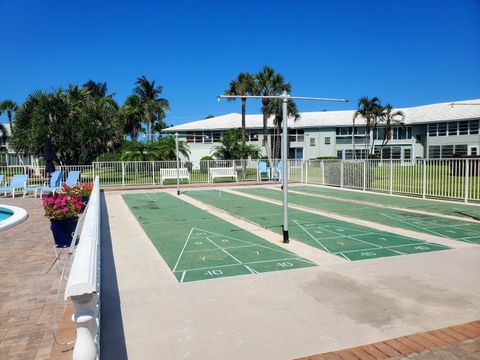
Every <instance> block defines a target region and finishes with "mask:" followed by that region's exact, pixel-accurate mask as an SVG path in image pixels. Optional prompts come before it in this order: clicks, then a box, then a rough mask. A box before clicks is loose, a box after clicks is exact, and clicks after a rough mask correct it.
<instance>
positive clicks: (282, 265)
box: [277, 261, 293, 268]
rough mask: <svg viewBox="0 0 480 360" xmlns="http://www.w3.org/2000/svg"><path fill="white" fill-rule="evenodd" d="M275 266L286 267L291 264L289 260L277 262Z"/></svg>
mask: <svg viewBox="0 0 480 360" xmlns="http://www.w3.org/2000/svg"><path fill="white" fill-rule="evenodd" d="M277 266H279V267H282V268H288V267H292V266H293V264H292V263H291V262H288V261H284V262H279V263H277Z"/></svg>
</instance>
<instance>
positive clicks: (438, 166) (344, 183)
mask: <svg viewBox="0 0 480 360" xmlns="http://www.w3.org/2000/svg"><path fill="white" fill-rule="evenodd" d="M305 167H306V172H307V173H308V176H307V177H306V178H305V182H307V183H311V184H319V185H329V186H338V187H342V188H351V189H359V190H369V191H379V192H386V193H389V194H406V195H415V196H422V197H423V198H425V197H438V198H450V199H461V200H464V201H465V202H468V201H470V200H474V201H478V200H480V159H477V158H475V159H474V158H470V159H442V160H433V159H432V160H416V161H414V162H404V161H402V160H309V161H307V162H306V165H305Z"/></svg>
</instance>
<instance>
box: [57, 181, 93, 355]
mask: <svg viewBox="0 0 480 360" xmlns="http://www.w3.org/2000/svg"><path fill="white" fill-rule="evenodd" d="M86 211H87V212H86V214H85V219H84V223H83V228H82V232H81V235H80V241H79V244H78V246H77V250H76V252H75V257H74V258H73V263H72V269H71V271H70V275H69V277H68V282H67V287H66V290H65V300H67V299H68V298H70V299H71V300H72V303H73V306H74V309H75V313H74V315H73V321H74V322H75V325H76V327H77V338H76V342H75V348H74V350H73V359H74V360H94V359H98V357H99V350H100V341H99V338H100V337H99V335H100V334H99V321H100V309H99V307H100V301H99V300H100V296H99V295H100V231H101V230H100V217H101V199H100V179H99V177H98V176H96V177H95V181H94V186H93V190H92V194H91V196H90V200H89V203H88V208H87V210H86Z"/></svg>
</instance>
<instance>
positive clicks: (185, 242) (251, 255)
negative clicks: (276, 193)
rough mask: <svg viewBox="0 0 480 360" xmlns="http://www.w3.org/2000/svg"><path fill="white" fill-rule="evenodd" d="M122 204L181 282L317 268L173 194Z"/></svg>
mask: <svg viewBox="0 0 480 360" xmlns="http://www.w3.org/2000/svg"><path fill="white" fill-rule="evenodd" d="M123 199H124V201H125V202H126V203H127V205H128V206H129V207H130V209H131V211H132V212H133V214H134V215H135V217H136V219H137V221H138V222H139V223H140V225H141V226H142V227H143V229H144V231H145V233H146V234H147V235H148V237H149V238H150V240H151V241H152V243H153V245H154V246H155V247H156V248H157V250H158V252H159V253H160V255H161V256H162V257H163V259H164V260H165V262H166V263H167V264H168V266H169V267H170V269H171V270H172V272H173V273H174V275H175V277H176V278H177V280H178V281H179V282H188V281H195V280H204V279H212V278H219V277H225V276H235V275H246V274H256V273H262V272H269V271H280V270H289V269H295V268H304V267H311V266H315V265H316V264H314V263H312V262H311V261H309V260H307V259H304V258H301V257H299V256H298V255H296V254H294V253H292V252H290V251H288V250H285V249H283V248H281V247H279V246H277V245H275V244H272V243H270V242H268V241H266V240H264V239H262V238H260V237H258V236H256V235H254V234H252V233H250V232H248V231H245V230H243V229H240V228H239V227H237V226H235V225H232V224H230V223H228V222H226V221H224V220H222V219H220V218H218V217H216V216H214V215H211V214H209V213H207V212H205V211H203V210H201V209H199V208H197V207H195V206H193V205H190V204H188V203H186V202H184V201H182V200H179V199H177V198H176V197H175V196H172V195H170V194H167V193H145V194H128V195H123Z"/></svg>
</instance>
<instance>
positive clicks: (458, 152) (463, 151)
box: [454, 145, 468, 157]
mask: <svg viewBox="0 0 480 360" xmlns="http://www.w3.org/2000/svg"><path fill="white" fill-rule="evenodd" d="M467 151H468V147H467V145H455V155H454V156H455V157H458V156H465V155H467Z"/></svg>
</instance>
